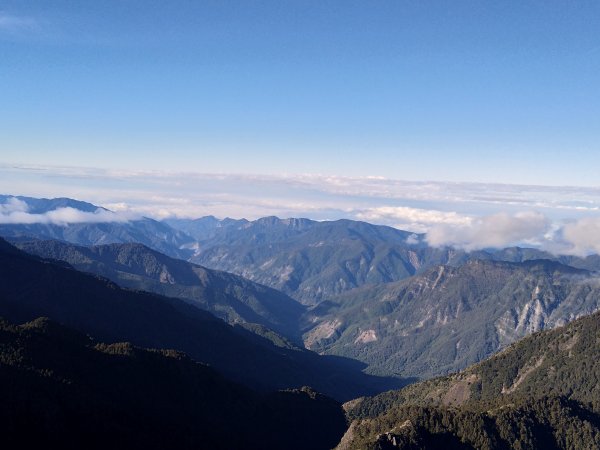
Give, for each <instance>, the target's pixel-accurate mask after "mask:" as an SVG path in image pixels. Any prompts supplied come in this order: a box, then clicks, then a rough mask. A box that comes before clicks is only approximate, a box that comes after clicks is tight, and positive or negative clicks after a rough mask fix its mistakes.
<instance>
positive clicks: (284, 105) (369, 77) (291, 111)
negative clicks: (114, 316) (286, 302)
mask: <svg viewBox="0 0 600 450" xmlns="http://www.w3.org/2000/svg"><path fill="white" fill-rule="evenodd" d="M0 162H3V163H16V162H21V163H38V164H57V165H65V164H72V165H79V166H98V167H106V168H127V169H132V168H141V169H171V170H194V171H201V172H245V173H275V174H277V173H282V172H287V173H324V174H337V175H348V176H357V175H380V176H386V177H392V178H399V179H412V180H417V179H423V180H425V179H429V180H451V181H452V180H454V181H457V180H464V181H486V182H487V181H498V182H507V183H512V182H517V183H529V184H572V185H600V182H599V181H598V175H597V174H598V168H599V167H600V2H598V1H553V0H550V1H548V0H546V1H517V0H514V1H494V2H490V1H439V2H435V1H360V2H359V1H349V0H340V1H324V0H315V1H284V0H278V1H242V0H239V1H224V0H219V1H216V0H215V1H178V0H172V1H151V0H144V1H134V0H127V1H125V0H119V1H111V0H103V1H97V0H95V1H83V0H80V1H49V0H40V1H27V0H18V1H3V0H0Z"/></svg>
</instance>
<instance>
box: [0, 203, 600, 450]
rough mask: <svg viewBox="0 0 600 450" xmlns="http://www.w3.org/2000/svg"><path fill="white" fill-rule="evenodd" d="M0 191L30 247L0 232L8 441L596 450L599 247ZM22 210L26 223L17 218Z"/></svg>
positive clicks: (0, 341)
mask: <svg viewBox="0 0 600 450" xmlns="http://www.w3.org/2000/svg"><path fill="white" fill-rule="evenodd" d="M1 201H5V202H6V201H7V202H9V203H7V205H8V206H5V207H4V209H3V210H2V211H3V222H4V223H3V224H0V235H4V236H6V237H7V238H9V239H10V241H11V242H12V244H14V245H16V246H18V247H19V248H17V247H15V246H13V245H11V244H9V243H8V242H6V241H4V240H2V239H0V317H2V318H3V319H1V320H0V380H2V381H3V386H5V387H7V386H8V387H10V389H3V390H0V392H1V395H2V397H1V399H2V400H3V401H2V402H0V403H1V405H0V414H2V417H3V419H4V420H3V424H2V427H0V429H2V431H3V435H4V436H5V438H6V442H9V443H10V442H14V443H15V445H17V444H19V443H20V442H21V441H20V440H19V438H20V437H22V435H27V430H28V429H29V430H31V431H32V433H30V435H27V436H26V440H25V441H26V442H27V443H29V444H31V445H42V444H43V443H49V445H50V446H56V447H65V446H69V445H75V446H77V447H81V446H83V444H82V443H84V442H85V441H86V440H88V439H90V437H91V438H93V440H94V442H95V443H97V446H98V448H100V447H102V448H105V447H107V446H111V447H115V448H125V447H127V448H131V447H138V446H140V447H141V446H143V447H146V448H163V447H164V446H166V445H170V444H173V445H175V446H177V447H178V448H198V447H210V448H240V447H242V446H244V447H246V448H267V449H268V448H331V447H332V446H334V445H335V444H336V443H338V441H339V444H338V448H339V449H340V450H342V449H354V448H356V449H358V448H360V449H363V448H364V449H387V448H403V449H425V448H439V447H441V446H443V447H444V448H451V449H466V448H489V449H504V448H507V449H508V448H560V449H566V448H581V449H584V448H598V447H600V403H599V402H598V398H600V397H599V396H598V392H597V390H598V386H599V383H598V380H599V379H600V368H599V367H600V366H599V365H598V361H600V358H599V356H600V355H598V354H597V353H598V348H599V347H598V342H600V335H599V334H598V333H599V331H598V330H600V312H596V311H598V309H599V308H600V284H598V275H597V271H598V269H599V268H600V257H599V256H598V255H590V256H588V257H585V258H581V257H574V256H555V255H551V254H548V253H545V252H543V251H540V250H538V249H534V248H519V247H512V248H506V249H500V250H493V249H489V250H481V251H474V252H464V251H460V250H455V249H452V248H435V247H430V246H428V245H427V242H426V239H425V238H424V236H422V235H417V234H413V233H409V232H405V231H401V230H396V229H393V228H389V227H382V226H376V225H371V224H367V223H364V222H355V221H348V220H339V221H324V222H317V221H312V220H308V219H279V218H276V217H266V218H262V219H258V220H255V221H248V220H245V219H241V220H236V219H224V220H219V219H216V218H214V217H204V218H200V219H194V220H187V219H169V220H166V221H163V222H157V221H154V220H152V219H146V218H138V219H135V220H122V219H118V220H113V221H109V222H104V221H102V220H98V221H96V220H95V219H96V218H101V217H103V215H104V214H107V215H108V216H109V217H113V216H112V214H113V213H111V212H110V211H107V210H104V209H102V208H99V207H96V206H95V205H92V204H89V203H85V202H78V201H75V200H71V199H50V200H48V199H32V198H28V197H18V198H15V197H10V196H4V197H1V198H0V202H1ZM15 207H18V208H21V209H20V211H21V213H24V214H26V218H27V221H28V222H29V224H27V225H25V224H16V223H8V222H12V221H13V220H12V219H11V217H10V215H8V216H7V214H5V212H6V211H8V210H10V208H15ZM53 211H62V212H61V214H62V213H69V214H71V217H79V218H80V219H81V218H82V217H83V218H85V217H92V218H93V219H94V220H91V221H87V222H86V221H85V220H77V221H76V222H77V223H69V222H60V221H56V220H55V219H56V214H53ZM82 214H83V215H82ZM85 214H88V216H86V215H85ZM89 214H91V215H92V216H89ZM32 216H35V217H32ZM7 217H8V219H7ZM18 324H21V325H18ZM304 347H306V348H304ZM440 375H441V376H440ZM419 380H423V381H419ZM410 381H413V382H414V381H417V382H415V383H413V384H410V385H409V386H406V387H403V388H402V389H399V390H391V391H387V392H383V391H386V390H388V389H397V388H398V387H401V386H404V385H406V384H407V383H408V382H410ZM307 386H310V387H307ZM318 392H323V393H324V394H325V395H322V394H319V393H318ZM376 394H377V395H376ZM369 395H374V396H373V397H365V396H369ZM327 396H330V397H333V398H334V399H335V400H334V399H332V398H328V397H327ZM337 401H347V403H345V404H344V410H345V414H346V418H345V419H344V417H343V415H342V410H341V409H340V404H339V403H337ZM346 420H347V421H348V422H347V423H348V424H350V426H349V427H347V423H346ZM66 423H70V424H72V427H71V429H70V432H71V437H70V438H69V439H70V440H69V441H67V440H66V439H67V438H68V436H69V434H68V431H67V430H66V429H65V424H66ZM95 423H98V424H99V427H98V428H97V429H96V428H94V424H95ZM123 423H130V427H129V428H124V427H123V426H122V424H123ZM32 424H33V425H32ZM327 424H329V425H327ZM28 426H29V428H27V427H28ZM344 431H345V434H344ZM342 434H344V436H343V438H342V439H341V441H340V437H341V436H342ZM27 439H29V440H27ZM25 441H23V442H25ZM68 442H71V444H69V443H68ZM88 447H89V446H88Z"/></svg>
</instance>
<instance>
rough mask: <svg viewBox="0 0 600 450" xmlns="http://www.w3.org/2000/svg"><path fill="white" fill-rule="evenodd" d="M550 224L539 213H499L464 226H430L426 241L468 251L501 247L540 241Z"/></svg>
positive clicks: (439, 245) (434, 244)
mask: <svg viewBox="0 0 600 450" xmlns="http://www.w3.org/2000/svg"><path fill="white" fill-rule="evenodd" d="M550 226H551V222H550V220H549V219H548V218H547V217H545V216H544V215H543V214H540V213H538V212H533V211H528V212H519V213H516V214H508V213H505V212H501V213H497V214H492V215H489V216H484V217H480V218H477V219H474V220H473V221H472V222H471V223H470V224H466V225H458V226H456V225H447V224H442V225H436V226H433V227H432V228H431V229H430V230H429V231H428V233H427V236H426V240H427V243H428V244H429V245H431V246H434V247H441V246H452V247H456V248H461V249H464V250H467V251H470V250H477V249H481V248H503V247H507V246H510V245H516V244H523V243H533V242H540V240H541V239H542V238H543V236H544V234H545V233H546V232H547V231H548V229H549V228H550Z"/></svg>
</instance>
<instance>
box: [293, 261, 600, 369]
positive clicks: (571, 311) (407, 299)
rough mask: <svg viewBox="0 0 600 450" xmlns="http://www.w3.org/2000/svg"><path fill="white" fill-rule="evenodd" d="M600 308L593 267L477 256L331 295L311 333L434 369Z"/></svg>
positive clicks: (331, 348) (365, 355)
mask: <svg viewBox="0 0 600 450" xmlns="http://www.w3.org/2000/svg"><path fill="white" fill-rule="evenodd" d="M598 308H600V284H599V283H598V282H597V279H596V277H595V275H594V274H593V273H591V272H588V271H585V270H579V269H574V268H572V267H569V266H564V265H562V264H559V263H556V262H552V261H545V260H542V261H529V262H524V263H506V262H495V261H478V260H474V261H469V262H467V263H466V264H464V265H462V266H460V267H450V266H438V267H434V268H431V269H430V270H428V271H426V272H425V273H423V274H422V275H419V276H415V277H412V278H409V279H407V280H404V281H401V282H397V283H388V284H384V285H379V286H374V287H363V288H361V289H356V290H354V291H350V292H348V293H346V294H344V295H341V296H338V297H336V298H334V299H332V300H330V301H328V302H324V303H323V304H321V305H318V306H317V307H315V308H314V309H312V310H311V311H309V313H308V314H307V317H306V321H305V327H306V332H305V334H304V337H305V343H306V345H307V346H308V347H309V348H311V349H313V350H316V351H319V352H324V353H329V354H336V355H343V356H348V357H354V358H358V359H360V360H362V361H364V362H366V363H367V364H369V365H370V370H372V371H374V372H377V373H397V374H401V375H403V376H406V377H411V376H414V377H430V376H436V375H440V374H444V373H448V372H450V371H454V370H459V369H462V368H464V367H466V366H468V365H469V364H472V363H475V362H477V361H480V360H482V359H484V358H485V357H487V356H490V355H491V354H493V353H494V352H496V351H498V350H500V349H502V348H504V347H505V346H506V345H508V344H510V343H512V342H514V341H516V340H517V339H519V338H521V337H523V336H526V335H527V334H530V333H533V332H536V331H539V330H543V329H547V328H553V327H556V326H559V325H563V324H565V323H567V322H569V321H571V320H573V319H575V318H577V317H580V316H582V315H586V314H590V313H591V312H594V311H596V310H597V309H598Z"/></svg>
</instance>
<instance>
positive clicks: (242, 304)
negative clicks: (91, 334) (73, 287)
mask: <svg viewBox="0 0 600 450" xmlns="http://www.w3.org/2000/svg"><path fill="white" fill-rule="evenodd" d="M15 245H16V246H17V247H19V248H20V249H22V250H24V251H26V252H28V253H32V254H35V255H38V256H40V257H42V258H51V259H57V260H61V261H65V262H67V263H69V264H70V265H72V266H73V267H75V268H76V269H77V270H81V271H84V272H90V273H94V274H96V275H100V276H103V277H106V278H108V279H110V280H112V281H114V282H115V283H117V284H119V285H120V286H123V287H127V288H132V289H138V290H144V291H150V292H154V293H156V294H160V295H165V296H168V297H177V298H180V299H183V300H185V301H187V302H189V303H191V304H193V305H195V306H198V307H200V308H202V309H205V310H207V311H210V312H211V313H213V314H215V315H216V316H217V317H219V318H221V319H223V320H225V321H227V322H228V323H230V324H236V323H254V324H259V325H262V326H264V327H267V328H269V329H271V330H274V331H276V332H277V333H280V334H282V335H283V336H286V337H289V338H291V339H293V340H294V341H295V342H297V343H298V344H300V345H301V340H300V337H299V324H298V321H299V319H300V316H301V315H302V313H303V312H304V309H305V308H304V307H303V306H302V305H300V304H299V303H298V302H296V301H295V300H293V299H291V298H290V297H288V296H287V295H285V294H283V293H281V292H279V291H276V290H274V289H271V288H268V287H266V286H262V285H259V284H256V283H253V282H251V281H248V280H246V279H244V278H242V277H240V276H237V275H232V274H229V273H226V272H221V271H216V270H210V269H206V268H204V267H202V266H199V265H196V264H192V263H188V262H185V261H182V260H178V259H173V258H170V257H168V256H166V255H163V254H161V253H158V252H157V251H154V250H151V249H149V248H148V247H145V246H143V245H141V244H110V245H102V246H93V247H82V246H76V245H73V244H68V243H65V242H60V241H27V242H16V243H15Z"/></svg>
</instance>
